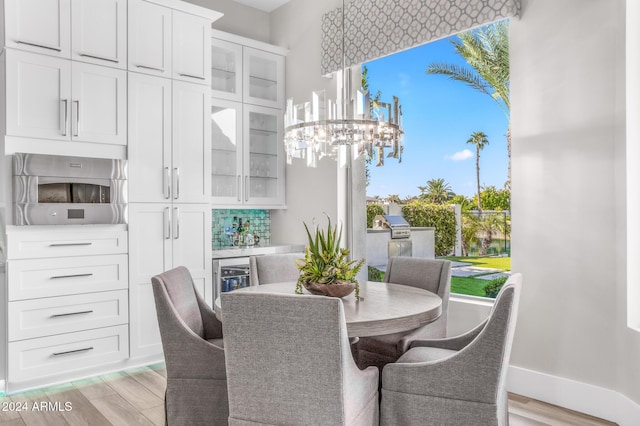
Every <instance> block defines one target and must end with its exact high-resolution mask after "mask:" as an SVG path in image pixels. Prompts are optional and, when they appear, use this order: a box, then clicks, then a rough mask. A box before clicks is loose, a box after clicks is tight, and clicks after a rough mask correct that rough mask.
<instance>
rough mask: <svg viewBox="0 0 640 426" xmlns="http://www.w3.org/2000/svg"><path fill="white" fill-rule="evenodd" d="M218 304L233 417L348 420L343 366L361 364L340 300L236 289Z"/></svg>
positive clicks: (318, 422) (272, 421)
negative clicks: (353, 354) (355, 357)
mask: <svg viewBox="0 0 640 426" xmlns="http://www.w3.org/2000/svg"><path fill="white" fill-rule="evenodd" d="M221 302H222V312H223V315H224V318H223V330H224V346H225V352H226V355H227V356H226V365H227V383H228V392H229V418H230V420H231V419H234V418H235V419H242V420H243V421H244V422H247V424H248V423H251V422H256V423H260V424H274V425H275V424H278V425H293V424H308V425H311V424H313V425H336V424H343V423H344V411H345V400H346V401H348V400H349V395H348V389H347V390H345V386H348V385H349V384H345V383H343V380H345V379H344V377H345V373H344V369H345V368H349V367H351V368H357V367H356V366H355V363H354V361H353V358H352V357H351V352H350V348H349V341H348V337H347V329H346V322H345V318H344V311H343V307H342V302H341V300H340V299H337V298H328V297H320V296H309V295H279V294H252V293H249V292H231V293H223V294H222V295H221ZM347 363H350V364H351V365H347ZM345 394H346V395H345ZM242 424H245V423H242Z"/></svg>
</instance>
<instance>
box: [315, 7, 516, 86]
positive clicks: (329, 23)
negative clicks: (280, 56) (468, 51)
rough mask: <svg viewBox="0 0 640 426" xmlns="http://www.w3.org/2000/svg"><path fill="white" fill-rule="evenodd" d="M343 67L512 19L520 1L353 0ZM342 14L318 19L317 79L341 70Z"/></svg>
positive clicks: (348, 10)
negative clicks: (320, 21) (319, 71)
mask: <svg viewBox="0 0 640 426" xmlns="http://www.w3.org/2000/svg"><path fill="white" fill-rule="evenodd" d="M345 7H346V11H345V33H346V37H345V39H344V44H345V48H346V52H347V54H346V65H347V66H352V65H356V64H361V63H363V62H367V61H370V60H373V59H376V58H380V57H382V56H385V55H389V54H391V53H395V52H399V51H401V50H405V49H409V48H411V47H414V46H419V45H421V44H424V43H427V42H429V41H431V40H437V39H440V38H443V37H448V36H450V35H452V34H456V33H459V32H461V31H465V30H468V29H471V28H474V27H477V26H481V25H486V24H488V23H491V22H494V21H497V20H500V19H503V18H508V17H513V16H518V12H519V10H520V0H353V1H351V3H348V4H346V6H345ZM342 43H343V40H342V8H338V9H336V10H333V11H331V12H328V13H325V14H324V15H323V16H322V58H321V60H322V62H321V65H322V74H329V73H331V72H333V71H337V70H339V69H342V68H343V55H342Z"/></svg>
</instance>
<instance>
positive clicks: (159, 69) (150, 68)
mask: <svg viewBox="0 0 640 426" xmlns="http://www.w3.org/2000/svg"><path fill="white" fill-rule="evenodd" d="M136 67H138V68H142V69H145V70H152V71H160V72H164V68H154V67H148V66H146V65H136Z"/></svg>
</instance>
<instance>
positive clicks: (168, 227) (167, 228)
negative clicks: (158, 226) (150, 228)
mask: <svg viewBox="0 0 640 426" xmlns="http://www.w3.org/2000/svg"><path fill="white" fill-rule="evenodd" d="M163 214H164V224H165V225H166V226H165V227H164V231H163V232H164V239H165V240H168V239H170V238H171V218H170V217H169V216H170V214H169V207H165V209H164V213H163Z"/></svg>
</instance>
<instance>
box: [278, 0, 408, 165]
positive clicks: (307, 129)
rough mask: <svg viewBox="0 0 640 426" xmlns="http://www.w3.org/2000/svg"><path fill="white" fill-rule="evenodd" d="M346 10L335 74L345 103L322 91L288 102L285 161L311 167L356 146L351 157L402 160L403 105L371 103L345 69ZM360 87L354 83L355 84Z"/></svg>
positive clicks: (348, 69)
mask: <svg viewBox="0 0 640 426" xmlns="http://www.w3.org/2000/svg"><path fill="white" fill-rule="evenodd" d="M344 15H345V6H344V0H343V2H342V62H343V69H342V70H340V71H337V72H336V73H335V74H336V76H337V78H336V81H337V86H338V87H337V89H336V90H337V91H336V93H341V94H342V96H341V99H339V100H337V101H332V100H331V99H327V97H326V94H325V92H324V91H317V92H313V93H312V97H311V100H310V101H307V102H305V103H302V104H296V105H294V104H293V100H291V99H289V100H287V108H286V112H285V118H284V120H285V124H284V125H285V134H284V143H285V150H286V153H287V163H289V164H291V162H292V159H293V158H303V159H306V160H307V165H308V166H311V167H316V165H317V161H318V160H319V159H321V158H323V157H329V158H333V159H335V158H336V157H337V155H338V154H337V152H338V147H340V146H345V145H346V146H349V147H351V148H352V150H353V151H352V152H353V158H356V157H358V156H359V155H362V154H365V153H366V154H367V155H368V157H369V158H374V155H375V156H376V158H377V163H376V164H377V165H378V166H382V165H384V158H385V150H386V149H389V150H390V152H389V153H388V155H387V157H392V158H396V159H398V160H399V161H401V160H402V158H401V156H402V150H403V145H402V135H403V133H404V132H403V130H402V107H401V106H400V104H399V100H398V98H397V97H395V96H394V97H393V101H392V103H386V102H381V101H379V100H378V99H372V98H371V97H370V95H369V93H368V92H367V91H364V90H363V89H362V88H359V89H357V90H352V89H351V87H352V86H354V87H360V86H362V84H361V82H362V78H361V76H360V75H357V76H356V77H355V78H353V77H352V73H351V68H349V67H347V60H346V53H345V52H346V49H345V28H344V22H345V19H344V18H345V16H344ZM354 82H355V83H356V84H352V83H354Z"/></svg>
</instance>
